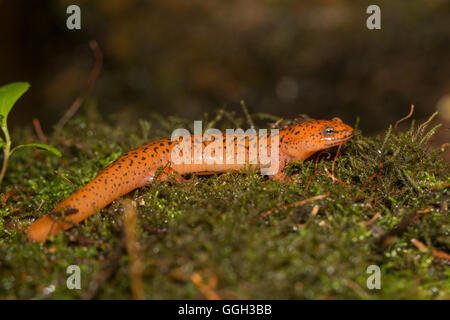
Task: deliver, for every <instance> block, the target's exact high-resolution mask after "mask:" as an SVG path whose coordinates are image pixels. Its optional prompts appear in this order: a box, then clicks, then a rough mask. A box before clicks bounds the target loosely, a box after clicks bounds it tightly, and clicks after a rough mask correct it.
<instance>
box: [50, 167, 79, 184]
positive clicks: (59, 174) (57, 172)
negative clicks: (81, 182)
mask: <svg viewBox="0 0 450 320" xmlns="http://www.w3.org/2000/svg"><path fill="white" fill-rule="evenodd" d="M55 173H56V174H57V175H58V176H60V177H61V178H63V179H64V180H66V181H67V182H69V183H70V184H71V185H72V186H74V187H76V185H75V183H73V182H72V181H70V180H69V179H68V178H66V177H64V176H63V175H62V174H61V173H59V171H58V170H55Z"/></svg>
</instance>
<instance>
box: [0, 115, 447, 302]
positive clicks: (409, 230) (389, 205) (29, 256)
mask: <svg viewBox="0 0 450 320" xmlns="http://www.w3.org/2000/svg"><path fill="white" fill-rule="evenodd" d="M222 114H223V112H222ZM208 123H209V124H210V126H213V125H214V126H216V127H221V126H222V127H230V126H232V127H236V126H245V125H244V123H245V121H244V119H242V118H239V117H228V120H227V119H225V118H224V119H221V118H219V117H218V118H216V119H213V121H210V122H208ZM151 124H154V126H151ZM156 124H158V125H157V126H156ZM180 125H181V126H185V127H186V126H187V127H189V126H190V125H191V123H190V121H188V120H185V119H179V118H175V117H173V118H169V119H159V120H157V121H154V122H145V121H144V122H141V123H140V125H139V126H135V127H134V128H132V129H131V131H130V129H129V128H126V129H125V128H120V127H117V126H111V125H108V124H106V123H105V122H103V121H100V120H99V119H92V118H85V117H78V118H75V119H74V120H72V121H70V122H69V124H68V125H67V126H66V127H65V129H63V130H62V131H61V132H60V133H59V134H58V135H55V136H53V137H50V141H49V142H50V143H51V144H52V145H54V146H56V147H57V148H58V149H59V150H61V151H62V152H63V157H62V158H61V159H57V158H56V157H52V156H48V155H46V154H44V153H40V152H39V151H36V150H34V151H31V150H24V151H22V152H21V153H20V154H19V153H18V154H17V155H16V156H15V158H13V159H11V163H10V168H9V171H8V173H7V176H6V180H5V182H4V183H3V184H2V186H1V190H0V192H1V193H2V198H1V199H0V200H1V201H2V207H1V210H0V230H1V231H0V297H1V298H9V299H15V298H48V299H53V298H62V299H71V298H75V299H76V298H82V297H84V298H92V297H97V298H105V299H106V298H108V299H115V298H119V299H128V298H131V293H130V279H129V258H128V255H127V254H126V251H124V250H123V233H122V229H123V226H122V224H123V222H122V207H121V204H120V202H119V201H115V202H114V203H113V204H112V205H110V206H109V207H107V208H105V209H104V210H102V212H101V213H100V214H96V215H94V216H92V217H91V218H89V219H88V220H87V221H86V222H84V223H82V224H81V225H79V226H77V227H76V228H73V229H71V230H70V231H68V232H66V233H64V234H63V235H59V236H57V237H55V238H53V239H52V240H50V241H48V242H46V243H45V244H36V243H29V242H28V241H27V240H26V235H25V232H24V230H25V228H26V227H27V225H28V224H29V222H30V220H31V219H32V218H36V217H39V216H41V215H44V214H45V213H47V212H48V211H49V210H51V209H52V208H53V207H54V206H55V205H56V204H57V202H59V201H60V200H62V199H63V198H64V197H66V196H68V195H69V194H71V193H72V192H74V191H75V190H76V189H77V188H79V187H80V186H81V185H83V184H84V183H86V182H88V181H89V180H90V179H92V178H93V177H94V176H95V175H96V174H97V173H98V172H99V171H100V170H101V169H102V168H103V167H104V166H106V165H107V164H108V163H109V162H111V161H113V160H114V159H116V158H117V157H118V156H119V155H120V154H121V153H123V152H125V151H127V150H129V149H131V148H132V147H135V146H138V145H140V144H142V143H144V142H147V141H148V140H154V139H158V138H162V137H164V136H167V135H169V134H170V132H171V131H172V130H173V129H174V128H176V127H179V126H180ZM427 132H429V131H427V130H426V129H425V128H423V127H422V128H420V129H414V128H412V129H410V130H409V131H406V132H402V133H398V134H394V133H392V130H388V132H387V134H386V135H383V136H379V137H373V138H371V137H365V136H363V135H362V134H361V132H360V131H359V130H357V131H356V135H355V137H354V138H353V139H352V140H351V142H349V143H346V144H345V145H343V147H342V149H341V150H340V154H339V156H338V157H337V158H336V160H335V163H334V177H335V178H336V179H338V180H339V181H335V182H333V179H332V178H331V177H330V173H331V171H332V166H333V160H334V158H335V154H336V148H334V149H331V150H327V152H329V155H328V154H326V153H323V154H322V156H320V157H319V158H317V157H313V158H311V159H310V160H308V161H306V162H304V163H295V164H292V165H290V166H289V167H288V168H287V169H286V170H287V172H288V173H289V174H290V175H291V176H292V178H293V180H295V183H292V184H286V183H280V182H275V181H271V180H268V179H266V178H264V177H262V176H260V175H258V174H255V173H245V174H236V173H224V174H221V175H216V176H210V177H192V181H191V183H187V184H178V183H175V182H174V183H164V182H156V183H154V184H152V185H150V186H147V187H144V188H141V189H139V190H136V191H134V192H132V193H130V194H129V195H128V196H127V197H130V198H132V199H133V200H135V202H136V204H137V208H138V214H139V222H138V225H139V230H138V231H139V239H140V243H141V249H142V250H141V260H142V264H143V275H142V281H143V284H144V290H145V295H146V297H147V298H150V299H180V298H181V299H182V298H187V299H191V298H205V296H204V295H203V294H202V292H201V290H199V288H198V286H197V285H196V284H195V283H194V282H193V281H192V275H193V274H199V275H200V276H201V277H203V279H204V281H205V283H208V281H210V282H209V285H210V287H211V289H212V290H213V291H214V292H215V293H216V294H217V295H219V296H220V297H222V298H232V299H234V298H239V299H247V298H249V299H270V298H274V299H276V298H287V299H303V298H308V299H317V298H344V299H346V298H356V299H358V298H382V299H397V298H411V299H422V298H438V299H445V298H447V299H448V298H450V280H449V279H450V268H449V266H448V261H447V262H446V261H442V260H439V261H438V260H435V259H433V257H432V255H431V253H430V251H426V252H422V251H419V250H418V249H417V248H416V247H415V246H413V245H412V243H411V240H412V239H413V238H415V239H418V240H420V241H422V242H424V243H425V244H426V245H427V246H428V248H429V249H436V250H440V251H444V252H447V253H448V252H450V238H449V229H450V223H449V218H448V201H449V188H448V184H449V183H450V178H449V166H448V164H446V163H445V162H444V161H443V160H441V158H440V155H439V151H431V152H425V151H424V149H425V148H424V145H425V144H426V143H427V142H428V138H429V137H428V136H427ZM30 136H31V133H30V131H28V130H19V131H17V132H15V139H16V141H19V142H20V141H25V140H26V139H27V138H28V137H30ZM325 168H327V169H325ZM55 170H57V171H58V173H59V175H58V174H55ZM327 171H328V173H327ZM61 176H64V177H66V178H68V179H69V180H70V181H72V183H73V184H71V183H69V182H68V181H66V180H65V179H63V178H62V177H61ZM445 185H447V186H445ZM326 192H330V195H329V196H328V197H326V198H324V199H321V200H317V201H314V202H309V203H307V204H305V205H302V206H299V207H293V208H290V209H280V210H275V211H274V212H273V213H272V214H270V215H268V216H267V217H264V218H262V217H261V213H262V212H265V211H267V210H269V209H273V208H278V207H281V206H283V205H285V204H289V203H293V202H296V201H299V200H302V199H306V198H309V197H311V196H315V195H319V194H323V193H326ZM316 205H319V206H320V208H319V210H318V212H317V214H316V215H311V212H312V210H313V208H314V206H316ZM423 209H426V212H427V213H426V214H424V215H423V216H422V217H421V218H419V219H416V220H415V221H414V222H411V223H410V224H409V225H408V226H407V227H405V228H404V230H401V231H402V232H395V231H394V232H392V231H389V230H393V229H394V230H395V227H396V226H397V225H398V224H399V223H400V222H401V221H402V219H403V218H404V217H406V216H408V215H411V214H414V212H416V211H417V210H423ZM316 210H317V209H316ZM375 215H377V216H376V217H377V218H374V216H375ZM371 219H372V221H371V222H370V223H368V221H370V220H371ZM386 232H391V233H386ZM386 234H389V235H390V237H388V238H387V237H385V235H386ZM380 239H383V240H384V241H382V242H381V241H380ZM388 240H389V241H388ZM73 264H77V265H79V266H80V268H81V275H82V278H81V284H82V289H81V290H69V289H67V287H66V279H67V274H66V268H67V266H69V265H73ZM372 264H376V265H378V266H380V268H381V289H380V290H369V289H367V287H366V280H367V277H368V276H369V274H367V273H366V269H367V267H368V266H369V265H372ZM94 285H99V286H100V288H99V289H95V286H94Z"/></svg>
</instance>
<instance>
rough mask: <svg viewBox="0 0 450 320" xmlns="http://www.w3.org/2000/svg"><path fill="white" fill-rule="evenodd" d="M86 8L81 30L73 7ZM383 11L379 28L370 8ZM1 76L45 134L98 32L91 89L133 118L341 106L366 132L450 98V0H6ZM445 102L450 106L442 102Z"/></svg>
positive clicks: (24, 119)
mask: <svg viewBox="0 0 450 320" xmlns="http://www.w3.org/2000/svg"><path fill="white" fill-rule="evenodd" d="M70 4H77V5H79V6H80V7H81V24H82V25H81V30H79V31H78V30H74V31H70V30H68V29H67V28H66V19H67V17H68V14H66V8H67V6H68V5H70ZM370 4H377V5H379V6H380V7H381V27H382V29H381V30H373V31H372V30H368V29H367V28H366V19H367V17H368V14H366V8H367V7H368V6H369V5H370ZM0 21H1V22H0V23H1V28H0V85H3V84H6V83H9V82H13V81H28V82H30V83H31V84H32V88H31V90H30V91H29V92H28V93H27V94H26V95H25V96H24V97H23V99H22V100H21V101H20V103H19V104H18V106H17V107H16V108H15V109H14V110H13V112H12V113H11V115H10V122H11V124H12V125H13V126H14V125H16V126H17V125H20V126H28V125H30V126H31V120H32V119H33V118H35V117H37V118H39V120H40V121H41V123H42V125H43V127H44V131H45V130H47V131H50V130H51V126H52V125H54V124H55V123H56V122H57V121H58V119H60V118H61V117H62V115H63V114H64V112H65V111H66V110H67V109H68V108H69V106H70V105H71V104H72V102H73V101H74V100H75V99H76V97H77V96H78V95H79V94H80V93H81V92H83V91H84V90H85V89H86V86H87V82H88V79H89V74H90V72H91V69H92V67H93V65H94V62H95V59H94V55H93V52H92V50H91V48H90V47H89V41H90V40H96V41H97V42H98V44H99V46H100V48H101V51H102V52H103V55H104V59H103V60H104V65H103V68H102V71H101V74H100V76H99V77H98V79H97V81H96V83H95V87H94V90H93V92H92V94H91V96H93V97H95V98H96V100H97V102H98V109H99V110H100V112H101V113H102V114H103V115H110V114H116V115H118V118H119V119H121V120H120V121H125V122H126V121H129V122H130V123H132V122H133V121H135V120H136V119H139V118H149V114H151V113H152V112H158V113H161V114H163V115H178V116H180V117H185V118H191V119H199V118H201V116H202V115H203V113H204V112H210V113H211V112H212V111H213V110H215V109H217V108H219V107H222V106H225V105H226V106H227V107H228V108H229V109H236V110H237V109H240V105H239V102H240V100H241V99H243V100H245V102H246V105H247V106H248V108H249V111H250V113H254V112H267V113H272V114H275V115H278V116H281V117H284V118H288V117H295V116H296V115H298V114H300V113H307V114H309V115H310V116H312V117H314V118H331V117H334V116H339V117H341V118H342V119H344V120H345V121H347V122H349V123H351V124H353V123H354V120H355V118H356V116H357V115H358V116H360V117H361V127H362V128H363V130H364V132H365V133H369V134H370V133H374V132H378V131H380V130H384V129H385V128H386V126H387V125H388V124H390V123H394V122H395V121H396V120H398V119H399V118H401V117H403V116H405V115H406V114H407V113H408V112H409V108H410V104H411V103H414V104H415V106H416V110H415V118H418V119H424V118H427V117H429V116H430V115H431V114H432V113H433V112H434V111H435V110H436V108H438V106H440V107H439V108H441V109H442V110H444V109H445V108H443V107H442V106H443V105H448V104H449V102H448V101H450V100H449V99H447V100H445V97H448V95H449V94H450V1H448V0H417V1H415V0H396V1H355V0H353V1H351V0H328V1H325V0H322V1H320V0H314V1H293V0H292V1H288V0H278V1H275V0H270V1H269V0H234V1H224V0H189V1H187V0H164V1H162V0H161V1H142V0H95V1H93V0H85V1H74V0H70V1H63V0H54V1H51V0H47V1H33V0H14V1H12V0H8V1H5V0H3V1H0ZM446 108H447V109H445V110H447V111H448V109H449V108H448V107H446Z"/></svg>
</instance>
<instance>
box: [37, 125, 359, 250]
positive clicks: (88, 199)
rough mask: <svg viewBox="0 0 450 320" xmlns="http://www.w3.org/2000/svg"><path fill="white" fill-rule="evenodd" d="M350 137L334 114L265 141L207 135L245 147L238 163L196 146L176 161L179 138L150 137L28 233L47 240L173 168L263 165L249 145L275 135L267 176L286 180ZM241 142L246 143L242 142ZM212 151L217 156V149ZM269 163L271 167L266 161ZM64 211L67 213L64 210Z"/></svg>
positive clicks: (214, 142) (266, 148)
mask: <svg viewBox="0 0 450 320" xmlns="http://www.w3.org/2000/svg"><path fill="white" fill-rule="evenodd" d="M352 137H353V128H352V127H350V126H348V125H346V124H344V123H343V122H342V121H341V120H340V119H338V118H334V119H333V120H310V121H305V122H302V123H299V124H296V125H293V126H291V127H288V128H285V129H281V130H279V131H275V132H270V133H267V135H266V138H267V141H266V143H265V144H261V141H259V140H263V139H264V138H263V139H260V138H259V136H258V135H254V136H248V135H247V136H246V135H243V136H242V137H241V138H239V136H237V137H236V138H234V139H233V140H228V139H226V136H225V135H222V137H221V138H220V139H217V138H215V137H211V138H210V139H205V138H203V141H202V142H201V144H200V145H201V147H202V150H203V151H204V150H205V148H206V147H208V146H212V147H214V148H215V149H214V148H213V149H212V150H219V152H220V157H221V158H222V159H224V158H225V157H224V155H225V154H226V152H227V149H228V150H229V149H230V147H233V151H232V152H234V157H235V158H234V159H236V157H237V156H238V150H241V151H239V152H242V150H243V152H244V155H243V156H244V158H241V159H244V161H240V162H239V163H237V161H234V162H228V161H227V162H226V163H210V162H207V161H202V160H206V159H205V158H207V157H205V156H204V154H205V153H200V156H199V155H197V154H198V153H197V154H196V153H195V152H194V150H193V149H190V150H191V151H192V152H190V157H189V156H188V158H190V159H189V160H191V161H187V162H186V161H185V162H184V163H180V162H179V161H177V163H175V161H172V151H173V148H175V147H176V146H178V147H179V144H180V143H181V142H180V140H175V141H174V140H173V139H171V138H167V139H162V140H158V141H154V142H150V143H147V144H145V145H143V146H140V147H138V148H136V149H134V150H131V151H129V152H127V153H125V154H124V155H122V156H121V157H119V158H118V159H117V160H116V161H114V162H113V163H111V164H110V165H108V166H107V167H106V168H105V169H103V170H102V171H101V172H100V173H99V174H98V175H97V176H96V177H95V178H94V179H93V180H92V181H90V182H89V183H87V184H86V185H85V186H83V187H82V188H80V189H79V190H78V191H76V192H75V193H74V194H72V195H71V196H69V197H68V198H66V199H65V200H63V201H62V202H61V203H60V204H59V205H58V206H57V207H56V208H55V209H54V210H53V211H52V212H50V213H49V214H47V215H45V216H43V217H41V218H40V219H38V220H36V221H35V222H34V223H32V224H31V225H30V227H29V229H28V239H29V240H34V241H39V242H41V241H45V240H46V239H47V238H48V237H49V236H52V235H56V234H58V233H59V232H61V231H63V230H67V229H69V228H71V227H72V226H73V225H74V224H76V223H79V222H81V221H83V220H85V219H86V218H88V217H89V216H90V215H92V214H94V213H95V212H97V211H99V210H100V209H102V208H104V207H106V206H107V205H108V204H110V203H111V202H113V201H114V200H115V199H117V198H119V197H121V196H123V195H125V194H127V193H129V192H130V191H132V190H134V189H137V188H140V187H143V186H145V185H147V184H150V183H152V181H154V180H155V179H158V180H167V179H168V177H169V174H175V175H176V176H177V177H180V178H181V177H182V176H183V175H186V174H193V175H200V174H215V173H220V172H227V171H239V170H242V169H245V168H249V167H250V168H251V169H255V170H262V169H263V167H264V165H263V164H262V162H260V161H257V162H256V163H255V162H254V161H253V162H250V161H249V151H248V150H249V147H251V146H253V147H256V150H257V152H258V155H260V154H262V153H265V154H266V155H267V154H270V151H271V150H270V149H271V145H274V139H278V140H277V142H278V163H277V170H276V172H274V174H273V175H271V176H269V177H270V178H272V179H278V180H283V181H286V179H285V177H284V174H283V173H282V170H283V168H284V166H285V164H286V163H287V162H289V161H295V160H297V161H303V160H305V159H307V158H309V157H310V156H311V155H313V154H314V153H316V152H317V151H320V150H323V149H327V148H330V147H333V146H337V145H340V144H342V143H344V142H346V141H348V140H350V139H351V138H352ZM198 138H199V137H198V136H195V135H191V136H190V138H188V139H190V142H191V143H193V142H194V140H196V139H198ZM196 142H197V141H196ZM239 146H240V147H243V148H238V147H239ZM180 150H181V149H180ZM177 152H178V151H177ZM202 154H203V156H202ZM231 154H233V153H231ZM180 156H183V155H182V151H180ZM212 156H215V154H214V151H213V152H212ZM196 157H197V158H196ZM198 157H203V159H198ZM199 160H200V161H199ZM189 162H190V163H189ZM222 162H224V161H222ZM265 166H266V167H267V165H265ZM61 213H64V215H63V216H61Z"/></svg>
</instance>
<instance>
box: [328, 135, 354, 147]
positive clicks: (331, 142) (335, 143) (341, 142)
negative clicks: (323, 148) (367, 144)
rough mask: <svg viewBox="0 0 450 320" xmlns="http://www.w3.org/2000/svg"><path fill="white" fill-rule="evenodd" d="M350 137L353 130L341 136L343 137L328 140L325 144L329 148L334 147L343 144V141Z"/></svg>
mask: <svg viewBox="0 0 450 320" xmlns="http://www.w3.org/2000/svg"><path fill="white" fill-rule="evenodd" d="M351 138H353V132H352V133H350V134H349V135H347V136H345V137H343V138H340V139H336V140H333V141H329V142H328V144H327V147H329V148H330V147H334V146H337V145H340V144H343V143H345V142H347V141H348V140H350V139H351Z"/></svg>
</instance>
